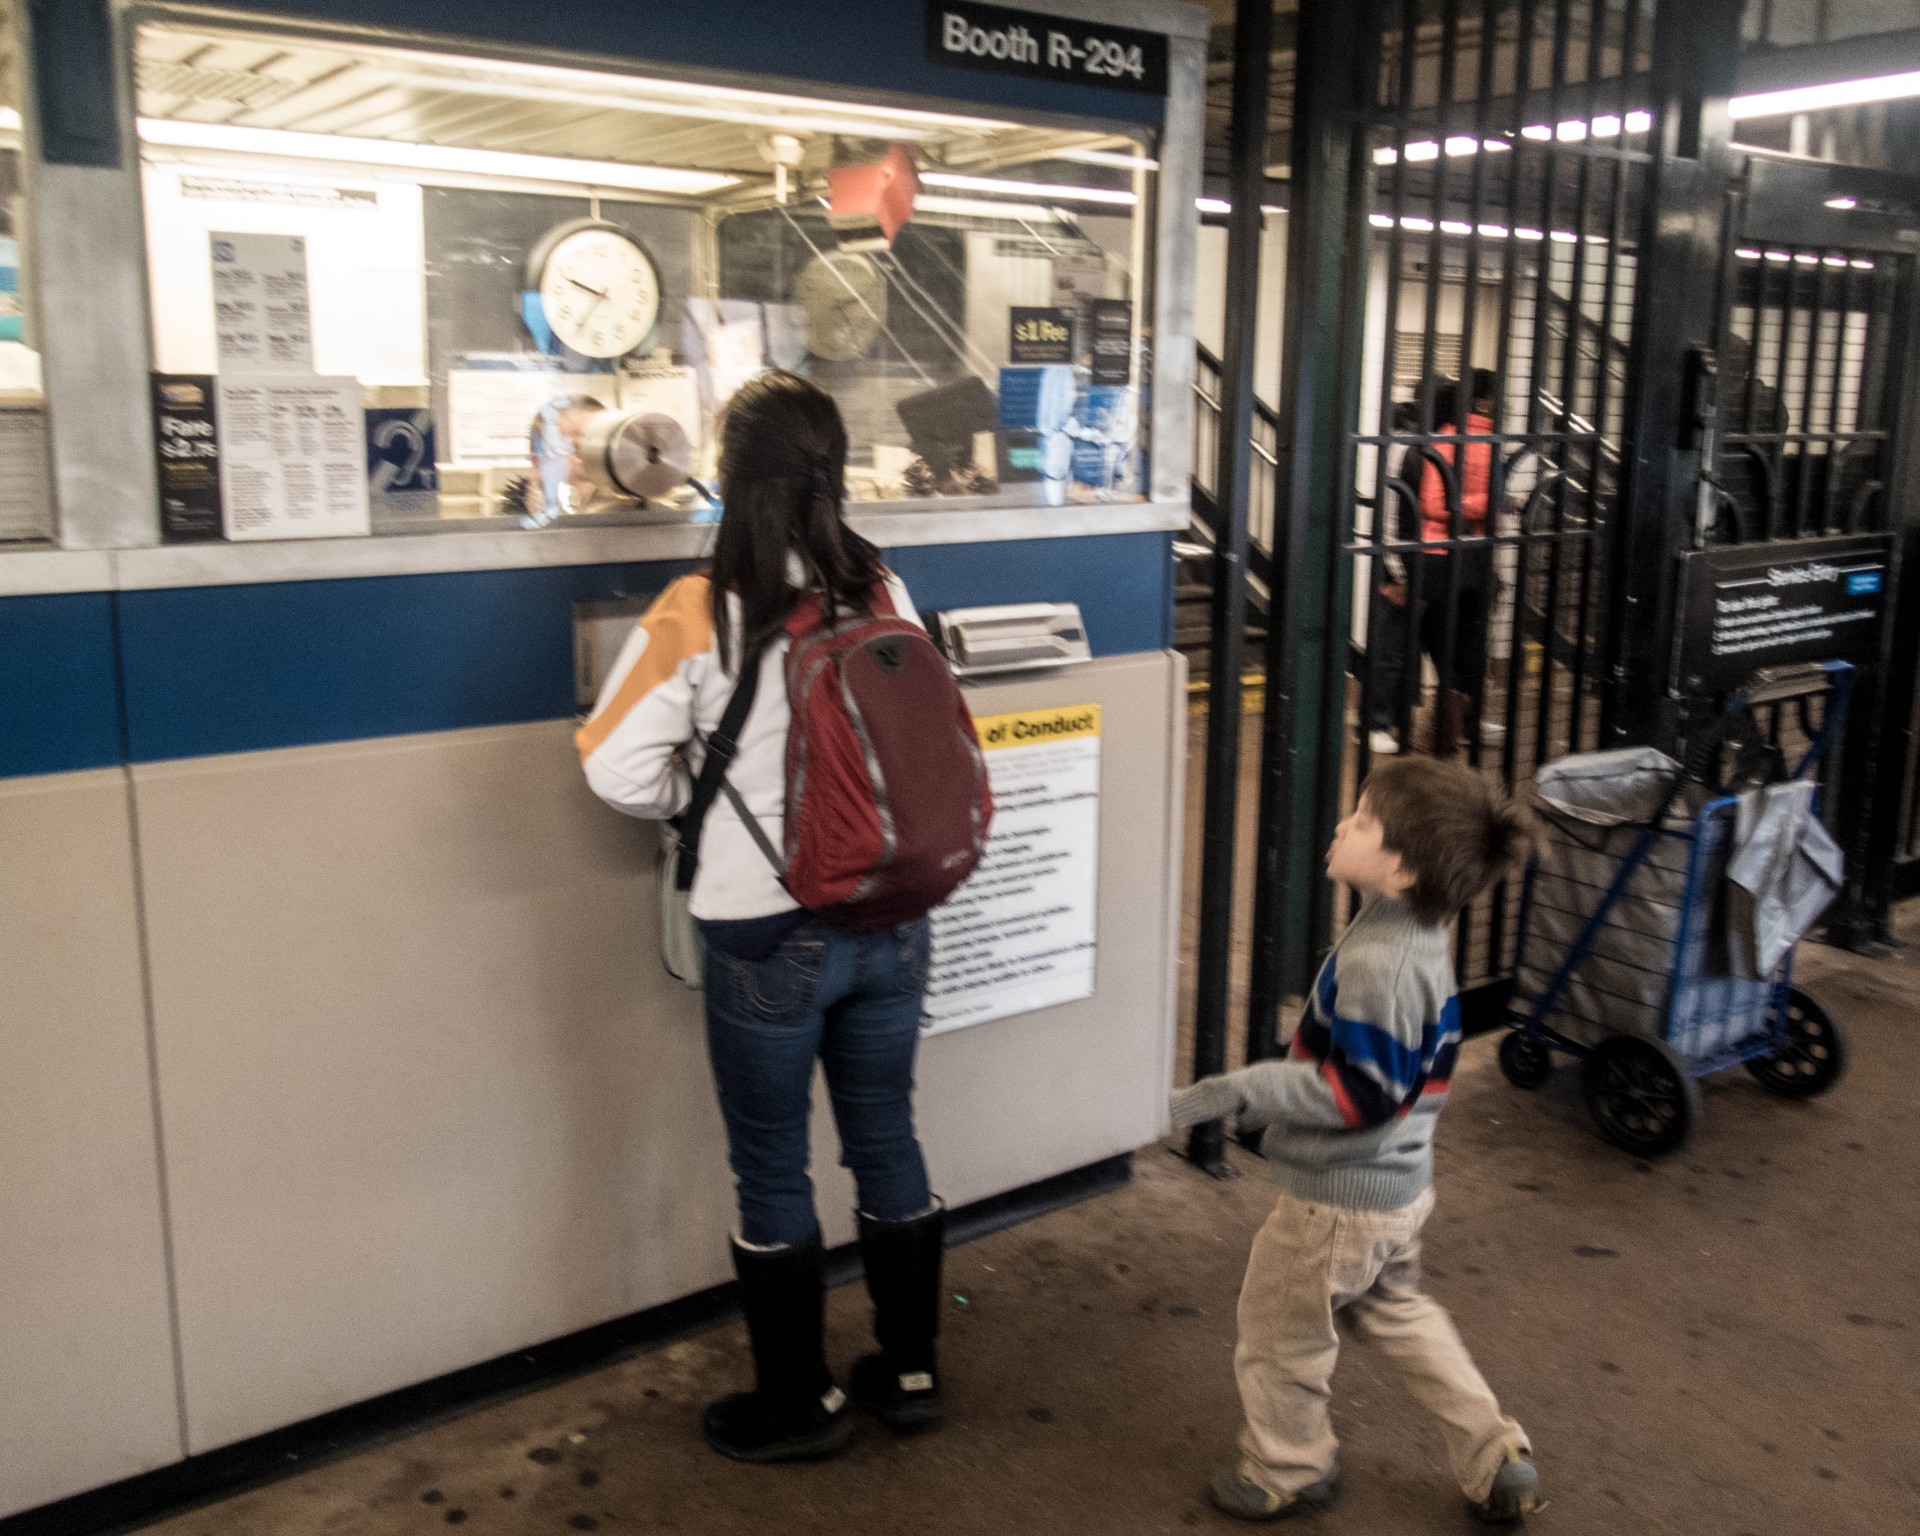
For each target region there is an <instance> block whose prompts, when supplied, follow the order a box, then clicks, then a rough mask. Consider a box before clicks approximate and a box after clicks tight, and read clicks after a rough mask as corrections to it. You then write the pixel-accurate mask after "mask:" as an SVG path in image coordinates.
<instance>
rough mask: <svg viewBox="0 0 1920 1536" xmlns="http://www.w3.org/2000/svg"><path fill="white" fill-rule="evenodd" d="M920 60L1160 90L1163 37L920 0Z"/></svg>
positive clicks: (960, 0) (968, 2)
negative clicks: (923, 37) (923, 46)
mask: <svg viewBox="0 0 1920 1536" xmlns="http://www.w3.org/2000/svg"><path fill="white" fill-rule="evenodd" d="M927 60H928V62H929V63H932V64H953V65H957V66H958V67H960V68H962V69H984V70H991V71H992V72H993V73H995V74H1000V75H1025V76H1027V77H1028V78H1030V79H1037V80H1058V81H1061V82H1063V83H1064V82H1071V83H1072V84H1075V85H1097V86H1102V87H1104V88H1105V89H1107V90H1110V91H1139V92H1142V93H1144V94H1146V95H1150V96H1164V95H1166V93H1167V40H1166V37H1165V36H1164V35H1163V34H1161V33H1159V32H1142V31H1139V30H1138V29H1136V28H1134V27H1115V26H1109V25H1108V24H1107V23H1105V22H1091V21H1089V22H1083V21H1071V20H1069V19H1067V18H1066V17H1064V16H1050V15H1047V14H1045V13H1044V12H1040V11H1017V10H1013V9H1012V8H1010V7H1008V6H1004V5H976V4H974V3H972V0H927Z"/></svg>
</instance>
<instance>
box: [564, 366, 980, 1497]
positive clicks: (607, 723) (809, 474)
mask: <svg viewBox="0 0 1920 1536" xmlns="http://www.w3.org/2000/svg"><path fill="white" fill-rule="evenodd" d="M846 453H847V436H846V430H845V427H844V426H843V424H842V422H841V418H840V413H839V410H838V408H837V407H836V406H835V405H834V403H833V401H832V399H831V398H830V397H828V396H827V395H826V394H824V393H823V392H822V391H821V390H819V389H818V388H816V387H815V386H814V385H812V384H810V383H808V382H806V381H805V380H803V379H800V378H798V377H796V376H794V375H792V374H788V373H769V374H763V375H761V376H760V377H758V378H756V379H753V380H751V381H749V382H748V383H747V384H746V385H744V386H743V387H742V388H741V389H740V391H739V392H738V393H737V394H736V395H735V396H734V398H733V400H732V402H731V403H730V405H729V407H728V409H727V413H726V419H725V421H724V423H723V426H722V432H721V448H720V465H719V479H720V490H721V496H722V500H723V502H724V511H723V513H722V516H721V522H720V531H719V535H718V540H717V542H716V544H715V549H714V559H713V566H712V569H711V571H710V572H702V573H698V574H695V575H691V576H686V577H683V578H681V579H680V580H679V581H676V582H675V583H674V584H673V585H672V586H670V587H668V588H667V590H666V591H665V592H664V593H662V594H661V596H660V597H659V599H658V600H657V601H656V602H655V603H654V604H653V606H652V608H651V609H649V610H648V612H647V614H646V615H645V617H643V618H642V619H641V620H640V622H639V624H638V625H637V626H636V627H635V630H634V633H633V635H632V637H631V638H630V639H629V640H628V642H627V644H626V646H625V647H624V648H623V650H622V652H621V655H620V656H619V658H618V660H617V661H616V662H615V664H614V667H613V669H612V671H611V673H610V674H609V676H608V678H607V682H606V685H605V687H604V689H603V691H602V693H601V696H600V700H599V703H598V705H597V707H596V708H595V710H594V712H593V714H592V715H591V716H590V717H589V718H588V720H587V722H586V724H585V725H584V726H583V727H582V728H581V731H580V734H579V739H578V745H579V747H580V751H581V756H582V759H583V761H584V763H585V766H586V772H587V777H588V781H589V782H590V783H591V785H592V786H593V789H594V791H595V793H597V794H598V795H600V797H601V798H602V799H604V800H606V801H607V802H608V803H609V804H611V805H613V806H615V807H617V808H618V809H620V810H622V811H625V812H627V813H629V814H631V815H637V816H643V817H653V818H665V817H671V816H678V815H680V813H681V812H683V811H684V810H686V808H687V806H688V804H689V801H690V800H692V799H694V798H695V781H694V779H693V778H691V777H690V775H689V772H688V769H687V766H686V763H687V757H688V755H689V754H688V749H689V747H690V745H691V746H692V747H693V748H694V755H696V756H698V757H701V758H702V760H704V751H705V747H704V744H705V743H706V742H707V741H708V740H709V739H711V738H712V737H713V736H714V735H715V732H716V731H718V730H720V729H721V727H722V726H723V723H726V717H727V715H728V706H729V704H730V703H731V702H732V700H733V699H734V698H735V696H736V689H737V688H739V687H740V683H741V679H742V677H743V676H746V675H747V674H749V673H752V672H754V671H756V670H757V672H758V680H757V681H756V682H755V683H754V684H753V686H752V688H751V690H750V692H749V693H748V697H750V699H751V705H750V707H749V708H748V709H747V710H746V713H745V715H744V718H743V719H742V721H741V723H739V724H738V726H737V727H736V728H735V729H734V730H733V731H732V736H733V740H734V741H735V742H736V743H737V746H736V748H735V750H734V753H733V756H732V758H731V762H730V766H729V767H728V769H727V771H726V773H725V776H724V777H725V789H726V792H725V793H721V794H719V795H718V796H717V797H714V798H713V799H712V803H711V809H710V811H709V812H708V813H707V814H706V816H705V819H704V825H703V827H702V829H701V830H700V831H699V832H698V833H697V834H696V836H697V839H698V859H699V862H698V872H697V874H696V875H695V877H694V883H693V886H692V890H691V897H690V902H689V905H690V908H691V911H692V913H693V915H694V917H695V918H696V919H698V920H699V927H700V930H701V933H702V936H703V937H704V939H705V941H706V948H707V960H706V978H705V979H706V989H705V996H706V1019H707V1044H708V1051H709V1055H710V1058H711V1061H712V1065H713V1074H714V1081H715V1085H716V1087H717V1088H718V1091H719V1099H720V1109H721V1113H722V1117H723V1119H724V1120H725V1123H726V1130H727V1149H728V1157H729V1161H730V1162H731V1165H732V1168H733V1172H734V1176H735V1180H736V1185H737V1192H738V1200H739V1218H740V1219H739V1227H738V1229H737V1230H736V1232H735V1234H734V1237H733V1241H732V1255H733V1264H734V1269H735V1272H736V1273H737V1275H738V1276H739V1281H740V1299H741V1304H742V1307H743V1309H744V1311H745V1313H746V1321H747V1333H748V1338H749V1341H750V1344H751V1347H752V1352H753V1361H754V1372H755V1385H754V1388H753V1390H752V1391H749V1392H736V1393H734V1394H732V1395H730V1396H727V1397H723V1398H721V1399H720V1400H719V1401H717V1402H715V1403H714V1404H712V1405H711V1406H710V1407H709V1408H708V1409H707V1411H706V1414H705V1418H704V1421H703V1428H704V1431H705V1434H706V1437H707V1440H708V1442H709V1443H710V1444H711V1445H712V1446H713V1447H714V1449H715V1450H717V1451H719V1452H721V1453H722V1454H723V1455H727V1456H731V1457H733V1458H735V1459H737V1460H742V1461H756V1462H768V1461H796V1460H805V1459H812V1458H817V1457H822V1456H828V1455H831V1454H833V1453H834V1452H835V1451H837V1450H839V1449H840V1448H841V1447H842V1446H844V1445H845V1444H846V1442H847V1440H848V1438H849V1437H850V1436H851V1435H852V1433H853V1429H854V1423H853V1418H852V1411H851V1408H850V1407H849V1405H848V1401H847V1397H846V1394H845V1393H843V1392H842V1391H841V1390H840V1388H839V1387H838V1386H836V1385H835V1383H834V1378H833V1376H832V1374H831V1372H830V1371H829V1370H828V1367H827V1364H826V1360H825V1356H824V1352H823V1344H822V1321H823V1309H824V1304H825V1280H824V1273H823V1267H822V1248H821V1239H820V1226H819V1221H818V1218H817V1215H816V1213H815V1209H814V1201H813V1186H812V1181H811V1179H810V1178H809V1176H808V1172H807V1163H808V1131H807V1121H808V1111H809V1108H810V1096H811V1085H812V1079H813V1066H814V1062H815V1060H816V1059H817V1060H819V1061H820V1062H821V1063H822V1064H823V1066H824V1068H825V1073H826V1081H827V1088H828V1092H829V1096H830V1098H831V1100H832V1104H833V1112H834V1118H835V1122H836V1124H837V1126H838V1129H839V1133H840V1145H841V1160H842V1162H843V1163H844V1164H845V1165H846V1166H847V1167H848V1168H849V1169H850V1170H851V1171H852V1173H853V1176H854V1180H855V1184H856V1186H857V1190H858V1196H859V1205H858V1208H857V1211H856V1216H857V1222H858V1230H859V1240H860V1251H861V1257H862V1259H863V1261H864V1263H865V1266H866V1277H867V1287H868V1290H869V1291H870V1293H871V1295H872V1299H873V1306H874V1332H875V1336H876V1338H877V1340H878V1342H879V1345H880V1348H879V1350H878V1352H877V1353H875V1354H871V1355H868V1356H866V1357H864V1358H863V1359H861V1360H859V1361H858V1362H856V1363H855V1365H854V1367H853V1371H852V1376H851V1380H850V1385H851V1387H852V1391H853V1395H854V1397H855V1398H856V1399H857V1400H858V1401H859V1402H860V1403H861V1405H862V1406H864V1407H866V1408H868V1409H869V1410H871V1411H872V1412H873V1413H875V1414H876V1415H877V1416H878V1417H879V1418H880V1419H881V1420H882V1421H883V1422H885V1423H886V1424H888V1425H889V1426H890V1427H893V1428H896V1429H904V1428H908V1427H911V1426H915V1425H922V1424H927V1423H931V1422H933V1421H934V1420H936V1419H937V1418H938V1417H939V1416H940V1384H939V1376H938V1370H937V1365H936V1360H935V1345H934V1336H935V1332H936V1326H937V1322H938V1318H939V1287H940V1258H941V1248H942V1240H943V1234H944V1229H945V1220H946V1212H945V1208H944V1206H942V1204H941V1203H940V1201H939V1200H938V1199H936V1198H935V1197H934V1195H933V1193H932V1191H931V1189H930V1187H929V1185H928V1179H927V1169H926V1163H925V1160H924V1158H923V1157H922V1155H921V1150H920V1144H919V1141H918V1139H917V1137H916V1135H915V1131H914V1122H913V1104H912V1092H913V1065H914V1055H915V1050H916V1047H917V1045H918V1042H919V1036H920V1018H921V1013H922V1004H923V999H924V994H925V991H926V983H927V971H928V965H929V957H930V936H929V927H928V922H927V919H926V918H924V917H921V918H919V919H917V920H916V921H913V922H909V923H905V924H901V925H899V926H896V927H891V928H879V929H875V930H867V931H855V930H852V929H849V928H845V927H840V926H835V925H833V924H830V923H828V922H825V921H823V920H821V919H820V918H819V917H818V916H816V914H815V913H813V912H810V911H808V910H806V909H805V908H802V907H801V906H800V905H799V904H798V903H797V902H796V901H795V899H794V897H793V896H792V895H791V894H789V890H788V882H787V881H785V880H783V879H782V878H780V876H779V875H778V874H777V873H776V868H775V857H774V856H772V855H770V854H769V853H768V852H767V845H770V846H771V847H772V848H774V849H778V848H780V847H782V846H783V843H782V831H783V828H782V821H783V816H784V813H785V808H786V805H787V742H788V727H789V721H790V717H791V712H790V708H789V700H788V691H787V683H786V679H785V675H784V669H785V664H786V655H787V650H788V647H789V645H790V643H791V642H790V640H789V637H788V635H787V633H786V625H787V620H788V618H789V616H790V615H791V614H792V613H793V612H794V610H795V607H796V605H797V604H799V603H801V602H802V601H809V600H818V601H820V602H821V603H822V605H823V606H824V607H825V608H826V609H827V610H828V611H830V612H831V611H834V610H843V611H857V612H866V613H871V612H873V611H875V609H876V608H879V609H882V610H884V608H885V607H887V606H890V607H891V611H892V613H893V614H895V615H901V616H910V615H912V614H913V613H914V608H913V604H912V601H911V599H910V598H909V597H908V595H907V591H906V588H905V587H904V585H903V584H902V583H901V581H900V579H899V578H898V577H897V576H894V575H893V574H892V573H891V572H889V571H887V570H886V569H885V568H884V567H883V566H882V565H881V563H880V556H879V552H878V551H877V550H876V549H875V548H874V547H873V546H872V545H871V544H869V543H868V542H867V541H866V540H865V539H863V538H861V537H860V536H859V535H858V534H856V533H854V532H853V531H852V530H851V529H849V528H848V527H847V526H846V523H845V522H844V520H843V517H842V512H843V504H844V499H845V490H844V479H845V469H846ZM755 657H757V658H758V662H757V669H756V666H755V664H754V663H753V661H752V658H755ZM943 675H944V674H943ZM967 730H968V731H969V732H971V725H970V723H969V724H968V726H967ZM723 735H724V733H723ZM975 750H976V751H977V747H976V749H975ZM756 824H757V825H756Z"/></svg>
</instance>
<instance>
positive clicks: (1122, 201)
mask: <svg viewBox="0 0 1920 1536" xmlns="http://www.w3.org/2000/svg"><path fill="white" fill-rule="evenodd" d="M920 183H921V185H922V186H927V187H944V188H947V189H948V190H950V191H954V192H984V193H987V194H988V195H990V196H994V197H1044V198H1047V199H1048V200H1050V201H1052V202H1056V203H1108V204H1113V205H1115V206H1118V207H1123V208H1131V207H1133V205H1134V204H1135V203H1137V202H1139V201H1140V199H1139V198H1138V197H1137V196H1136V195H1135V194H1134V193H1132V192H1123V191H1120V190H1119V189H1118V188H1115V187H1063V186H1055V185H1053V184H1051V183H1048V182H1040V181H1003V180H1001V179H1000V178H998V177H996V176H955V175H952V174H951V173H949V172H947V171H922V172H921V173H920Z"/></svg>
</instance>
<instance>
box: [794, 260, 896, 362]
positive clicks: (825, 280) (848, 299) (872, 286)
mask: <svg viewBox="0 0 1920 1536" xmlns="http://www.w3.org/2000/svg"><path fill="white" fill-rule="evenodd" d="M793 296H794V298H795V299H797V300H798V301H799V303H800V305H801V307H802V308H803V309H804V310H805V311H806V314H807V350H808V351H809V352H811V353H812V354H813V355H814V356H815V357H823V358H825V359H827V361H829V362H834V363H845V362H850V361H852V360H853V359H854V358H856V357H864V356H866V354H867V349H868V348H870V347H871V346H872V345H873V343H874V340H875V338H876V337H878V336H879V334H880V331H881V329H882V327H884V326H885V325H886V323H887V279H886V274H885V273H883V272H882V271H881V270H880V269H879V268H878V267H876V266H875V265H874V264H873V262H872V261H871V260H870V259H869V258H867V257H865V256H862V255H860V254H858V253H857V252H851V251H830V252H828V253H827V254H826V255H824V256H816V257H814V258H813V260H812V261H810V262H808V263H807V264H806V266H804V267H802V268H801V269H800V276H799V278H798V280H796V281H795V283H794V285H793Z"/></svg>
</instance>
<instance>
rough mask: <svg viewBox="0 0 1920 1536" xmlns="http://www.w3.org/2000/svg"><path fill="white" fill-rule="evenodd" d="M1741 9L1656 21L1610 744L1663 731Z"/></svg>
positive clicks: (1616, 543)
mask: <svg viewBox="0 0 1920 1536" xmlns="http://www.w3.org/2000/svg"><path fill="white" fill-rule="evenodd" d="M1740 14H1741V6H1740V0H1661V5H1660V9H1659V12H1658V13H1657V15H1656V16H1655V18H1654V28H1653V48H1652V58H1653V91H1652V102H1651V105H1652V107H1653V110H1654V160H1653V169H1652V173H1651V178H1650V181H1649V185H1648V189H1647V197H1646V200H1645V207H1644V215H1643V222H1642V227H1641V235H1640V262H1639V270H1638V272H1637V274H1636V278H1637V282H1636V293H1635V297H1634V334H1633V346H1632V351H1631V353H1630V356H1629V361H1628V375H1627V377H1628V384H1627V399H1628V401H1629V410H1628V414H1627V428H1626V441H1627V444H1628V448H1629V465H1628V472H1627V477H1626V490H1625V496H1624V498H1623V509H1622V510H1623V515H1622V516H1621V519H1620V523H1619V526H1618V527H1617V528H1616V529H1615V530H1614V535H1613V550H1612V557H1613V558H1612V571H1611V573H1610V576H1609V579H1608V582H1607V594H1608V615H1607V641H1606V654H1607V659H1608V668H1607V686H1606V688H1605V690H1604V692H1603V695H1602V699H1601V722H1600V730H1601V737H1602V740H1603V742H1604V743H1605V744H1606V745H1609V746H1624V745H1629V744H1633V743H1640V742H1653V741H1657V740H1659V739H1660V738H1661V737H1662V735H1663V734H1664V733H1665V732H1667V731H1669V730H1671V728H1672V721H1671V718H1670V710H1669V708H1668V701H1667V699H1666V697H1665V695H1666V690H1665V689H1664V688H1649V687H1648V686H1647V683H1648V680H1649V679H1653V678H1662V679H1664V678H1665V677H1666V675H1667V671H1668V651H1669V649H1670V647H1671V644H1672V634H1673V601H1674V586H1675V581H1674V573H1675V556H1676V555H1677V554H1678V553H1679V551H1680V550H1682V549H1684V548H1686V547H1688V546H1689V544H1690V543H1691V542H1692V538H1693V521H1694V516H1693V514H1694V507H1695V501H1696V496H1697V491H1698V487H1699V478H1700V471H1701V463H1700V450H1699V446H1698V445H1697V443H1692V444H1690V443H1688V442H1686V441H1684V440H1683V439H1682V437H1681V435H1680V424H1681V423H1682V422H1683V421H1684V420H1685V419H1686V417H1687V414H1688V411H1687V401H1686V400H1685V398H1684V395H1685V391H1686V384H1685V378H1686V366H1687V357H1688V354H1689V353H1690V352H1692V351H1694V350H1695V349H1699V348H1710V347H1713V346H1714V344H1715V342H1716V340H1717V338H1716V337H1715V336H1714V334H1713V331H1714V329H1715V328H1716V320H1717V317H1718V315H1719V305H1718V302H1717V294H1716V292H1715V290H1716V288H1717V286H1718V280H1719V272H1720V242H1721V237H1722V228H1721V225H1722V219H1723V216H1724V213H1725V208H1726V188H1727V182H1728V177H1729V175H1730V173H1731V170H1732V156H1731V152H1730V149H1729V145H1730V143H1731V139H1732V135H1731V131H1730V128H1731V125H1730V122H1729V120H1728V117H1727V98H1728V97H1729V96H1730V95H1731V94H1732V91H1733V73H1734V66H1735V64H1736V62H1737V61H1738V58H1739V53H1740Z"/></svg>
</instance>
